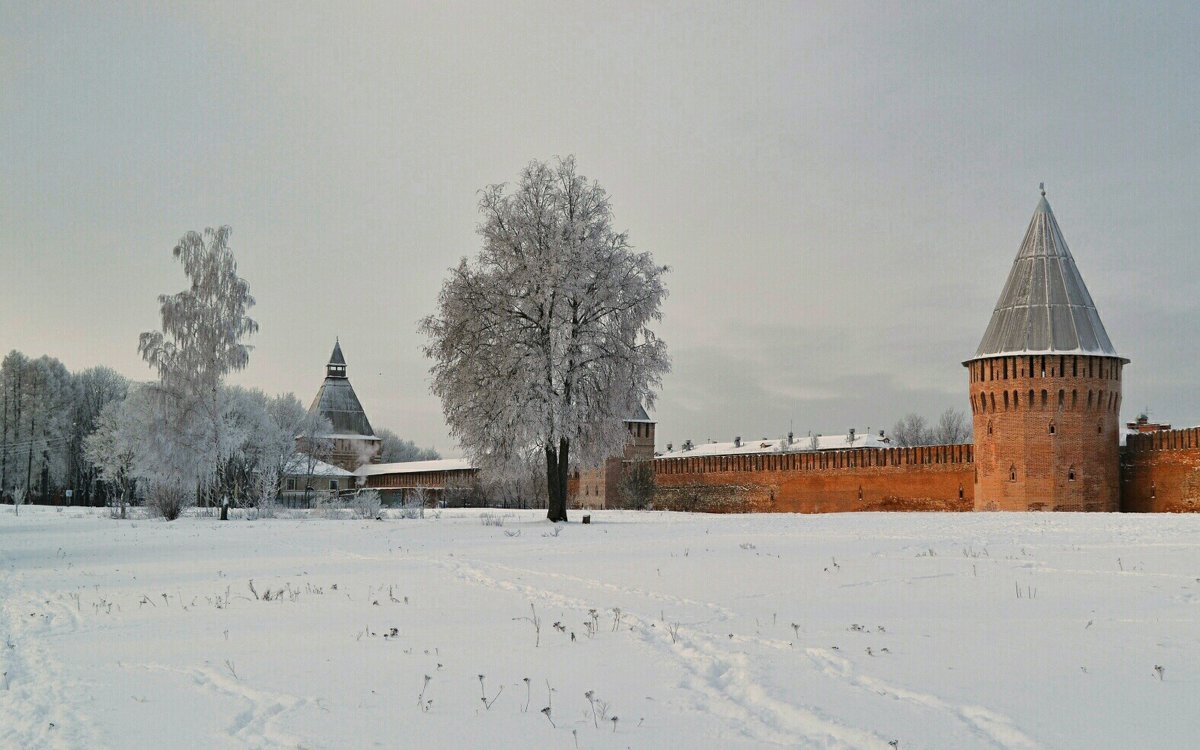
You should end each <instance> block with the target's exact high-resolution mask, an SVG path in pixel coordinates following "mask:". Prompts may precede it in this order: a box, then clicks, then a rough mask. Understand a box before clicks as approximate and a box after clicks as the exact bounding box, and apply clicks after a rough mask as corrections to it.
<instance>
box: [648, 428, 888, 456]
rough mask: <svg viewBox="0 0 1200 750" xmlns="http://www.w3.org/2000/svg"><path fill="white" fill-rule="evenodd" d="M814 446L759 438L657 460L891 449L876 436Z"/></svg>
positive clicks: (821, 438) (806, 440) (826, 439)
mask: <svg viewBox="0 0 1200 750" xmlns="http://www.w3.org/2000/svg"><path fill="white" fill-rule="evenodd" d="M816 440H817V446H816V448H814V447H813V445H812V441H813V438H812V437H810V436H808V435H805V436H803V437H798V438H795V439H794V440H793V441H792V444H791V445H790V446H788V445H786V443H787V438H763V439H761V440H743V441H742V444H741V445H740V446H739V445H738V444H737V443H701V444H700V445H697V446H696V447H694V448H691V449H689V450H683V449H682V448H677V449H675V450H672V451H668V452H666V453H662V454H660V455H658V456H657V458H695V457H697V456H738V455H745V454H752V453H784V452H786V453H801V452H805V451H813V450H818V451H837V450H847V449H850V448H891V447H892V445H891V442H890V441H889V440H888V439H887V438H881V437H879V435H871V434H861V433H856V434H855V435H854V441H853V442H851V440H850V436H849V435H817V436H816Z"/></svg>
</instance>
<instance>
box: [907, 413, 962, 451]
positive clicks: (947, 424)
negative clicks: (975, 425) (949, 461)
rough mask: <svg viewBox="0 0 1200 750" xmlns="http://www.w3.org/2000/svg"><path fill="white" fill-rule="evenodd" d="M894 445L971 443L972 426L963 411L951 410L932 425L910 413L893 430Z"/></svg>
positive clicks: (921, 417) (917, 415)
mask: <svg viewBox="0 0 1200 750" xmlns="http://www.w3.org/2000/svg"><path fill="white" fill-rule="evenodd" d="M891 440H892V445H894V446H896V447H898V448H910V447H913V446H917V445H958V444H960V443H969V442H971V425H970V423H969V422H968V421H967V416H966V414H965V413H964V412H963V411H962V410H961V409H955V408H953V407H952V408H949V409H946V411H944V412H942V413H941V415H940V416H939V417H938V418H937V421H935V422H933V423H930V422H928V421H926V420H925V417H923V416H921V415H920V414H916V413H913V412H910V413H908V414H906V415H905V416H904V417H902V418H901V419H900V421H899V422H897V423H896V425H895V426H894V427H893V428H892V435H891Z"/></svg>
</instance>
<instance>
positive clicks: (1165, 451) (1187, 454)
mask: <svg viewBox="0 0 1200 750" xmlns="http://www.w3.org/2000/svg"><path fill="white" fill-rule="evenodd" d="M1121 510H1123V511H1127V512H1131V513H1180V512H1196V511H1200V428H1196V427H1192V428H1188V429H1183V430H1163V431H1159V432H1150V433H1143V434H1140V435H1129V436H1127V437H1126V438H1125V448H1124V449H1122V450H1121Z"/></svg>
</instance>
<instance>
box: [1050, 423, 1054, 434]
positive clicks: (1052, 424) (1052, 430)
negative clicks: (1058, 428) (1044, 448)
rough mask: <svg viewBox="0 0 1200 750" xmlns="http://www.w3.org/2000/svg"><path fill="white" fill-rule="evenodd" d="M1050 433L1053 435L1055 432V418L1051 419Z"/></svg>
mask: <svg viewBox="0 0 1200 750" xmlns="http://www.w3.org/2000/svg"><path fill="white" fill-rule="evenodd" d="M1050 434H1051V435H1053V434H1054V420H1053V419H1051V420H1050Z"/></svg>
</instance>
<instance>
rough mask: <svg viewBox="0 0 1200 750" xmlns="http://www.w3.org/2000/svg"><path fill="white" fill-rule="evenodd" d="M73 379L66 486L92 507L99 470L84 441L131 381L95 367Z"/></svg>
mask: <svg viewBox="0 0 1200 750" xmlns="http://www.w3.org/2000/svg"><path fill="white" fill-rule="evenodd" d="M71 380H72V388H73V390H72V397H73V399H74V401H73V404H72V408H71V430H70V435H69V437H68V440H67V444H66V450H67V484H68V485H69V486H71V487H73V488H74V489H75V491H76V493H78V494H80V495H81V496H82V498H83V500H84V501H85V503H87V504H91V500H92V490H93V487H94V485H95V484H96V479H97V478H98V476H99V472H98V469H97V467H96V466H95V465H94V464H93V463H92V462H91V461H89V460H88V459H87V455H86V450H85V446H84V441H85V440H86V439H87V436H88V435H91V434H92V432H94V431H95V429H96V420H97V419H99V417H100V413H101V412H102V411H103V410H104V407H105V406H107V405H108V404H110V403H112V402H114V401H121V400H122V399H124V398H125V396H126V394H127V393H128V390H129V381H128V380H126V379H125V377H124V376H123V375H121V374H119V373H117V372H116V371H115V370H111V369H109V368H107V367H93V368H90V369H87V370H84V371H83V372H78V373H74V374H72V376H71Z"/></svg>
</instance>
